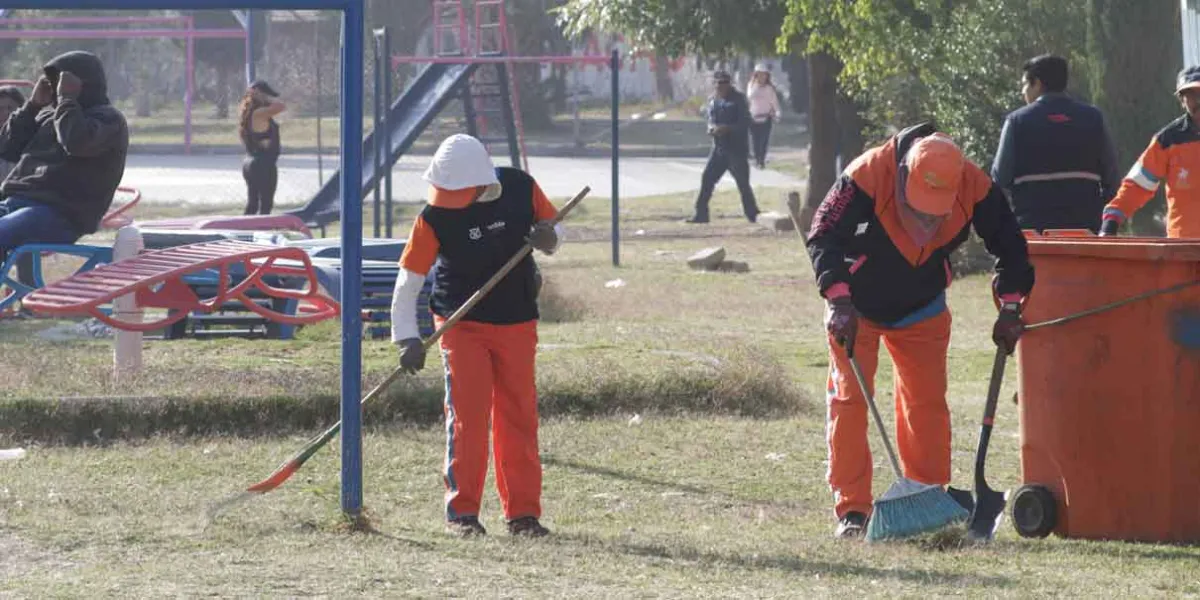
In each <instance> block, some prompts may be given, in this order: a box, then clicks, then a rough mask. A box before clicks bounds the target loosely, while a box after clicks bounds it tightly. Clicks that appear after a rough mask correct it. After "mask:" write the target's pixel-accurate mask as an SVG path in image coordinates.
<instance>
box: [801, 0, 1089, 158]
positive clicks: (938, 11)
mask: <svg viewBox="0 0 1200 600" xmlns="http://www.w3.org/2000/svg"><path fill="white" fill-rule="evenodd" d="M1084 4H1085V3H1084V2H1083V0H958V1H954V2H951V1H947V0H908V1H897V0H832V1H831V0H787V8H788V15H787V17H786V19H785V21H784V28H783V35H782V36H781V38H780V40H779V42H780V43H779V45H780V46H781V47H789V46H791V45H794V44H801V45H803V46H804V47H805V48H806V49H807V50H808V51H810V52H811V51H827V52H830V53H831V54H833V55H834V56H836V57H838V58H839V59H841V60H842V62H843V63H844V65H845V68H844V70H843V71H842V81H843V83H844V84H845V85H846V86H847V87H848V88H849V89H851V90H852V91H853V92H854V94H855V95H856V97H857V98H859V99H860V101H861V102H862V105H863V107H864V109H865V111H866V113H867V115H866V116H867V117H868V118H869V120H870V121H871V122H872V123H874V125H875V131H874V132H873V133H874V134H875V137H877V138H878V137H882V135H883V130H884V129H885V128H888V127H897V128H898V127H903V126H906V125H909V124H912V123H915V122H918V121H920V120H925V119H932V120H934V121H935V122H936V123H937V124H938V125H939V127H941V128H942V129H943V130H946V131H949V132H951V133H952V134H953V135H954V136H955V137H956V138H957V139H958V140H959V141H960V143H961V144H962V145H963V147H964V149H965V150H966V151H967V152H968V153H969V154H970V155H971V156H972V157H973V158H974V159H976V160H977V161H980V162H981V163H986V162H988V161H990V159H991V156H992V153H993V152H994V151H995V144H996V140H997V138H998V135H999V129H1000V126H1001V124H1002V122H1003V116H1004V114H1006V113H1007V112H1009V111H1011V110H1013V109H1015V108H1016V107H1018V106H1019V105H1020V99H1019V97H1018V93H1019V90H1020V85H1019V81H1020V76H1021V65H1022V64H1024V62H1025V61H1026V60H1028V59H1029V58H1030V57H1032V56H1035V55H1037V54H1042V53H1046V52H1052V53H1056V54H1060V55H1062V56H1065V57H1067V58H1068V59H1069V60H1071V62H1072V64H1073V66H1074V70H1073V74H1072V78H1073V84H1074V85H1073V86H1072V89H1073V90H1079V89H1087V88H1086V86H1085V87H1083V88H1080V87H1079V82H1081V81H1086V79H1087V69H1086V65H1087V61H1086V60H1084V59H1085V57H1086V54H1085V50H1086V48H1085V44H1084V40H1085V31H1086V19H1085V16H1086V15H1085V10H1084V9H1085V6H1084ZM1080 67H1085V68H1082V69H1081V68H1080Z"/></svg>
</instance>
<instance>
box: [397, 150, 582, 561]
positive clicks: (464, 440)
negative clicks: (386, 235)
mask: <svg viewBox="0 0 1200 600" xmlns="http://www.w3.org/2000/svg"><path fill="white" fill-rule="evenodd" d="M424 179H425V181H426V182H428V183H429V198H428V204H427V205H426V206H425V208H424V209H423V210H422V211H421V214H420V215H418V216H417V218H416V221H415V222H414V223H413V227H412V233H411V234H410V235H409V238H408V242H407V243H406V244H405V247H404V253H403V255H402V256H401V257H400V267H401V269H400V274H399V277H397V281H396V289H395V294H394V296H393V299H392V342H394V343H395V344H397V345H398V346H399V348H400V366H401V367H402V368H404V369H405V370H406V371H408V372H416V371H418V370H420V369H422V368H423V367H424V366H425V350H424V347H423V346H422V345H421V339H420V334H419V333H418V329H417V321H416V304H417V296H418V295H419V294H420V291H421V286H422V285H423V284H424V282H425V278H426V276H427V275H428V274H429V272H430V269H432V268H433V267H434V265H435V264H436V266H437V268H436V269H435V270H434V271H435V272H434V275H433V291H432V293H431V295H430V301H429V305H430V309H431V310H432V311H433V314H434V322H435V325H436V326H438V327H441V326H442V324H443V323H444V322H445V320H446V319H447V318H448V317H449V316H450V315H451V314H453V313H454V311H455V310H457V309H458V308H459V307H461V306H462V305H463V304H464V303H465V302H466V301H467V299H468V298H470V297H471V295H472V294H474V293H475V291H476V290H478V289H479V288H481V287H483V284H484V283H485V282H486V281H487V280H488V279H490V278H491V277H492V275H494V274H495V273H496V272H497V271H499V270H500V267H501V266H502V265H503V264H504V263H506V262H508V260H509V259H510V258H512V257H513V256H514V255H515V254H516V253H517V252H518V251H519V250H520V249H521V248H522V247H523V246H524V245H525V244H526V242H529V243H531V244H532V245H533V247H534V248H536V249H538V250H541V251H542V252H544V253H546V254H551V253H553V252H554V251H555V250H556V249H557V246H558V240H559V233H558V232H557V231H556V227H555V226H554V225H553V224H552V223H553V219H554V218H555V216H556V215H557V210H556V209H555V208H554V205H552V204H551V203H550V201H549V200H548V199H547V198H546V195H545V194H544V193H543V192H542V190H541V188H540V187H538V184H537V182H536V181H534V179H533V177H531V176H530V175H529V174H527V173H525V172H524V171H521V170H519V169H515V168H511V167H499V168H496V167H494V166H493V165H492V159H491V157H490V156H488V153H487V149H486V148H484V146H483V144H482V143H480V142H479V140H477V139H475V138H473V137H471V136H468V135H454V136H451V137H449V138H447V139H446V140H445V141H444V142H442V145H441V146H440V147H439V148H438V150H437V154H436V155H434V157H433V161H432V162H431V163H430V165H429V168H428V170H426V171H425V175H424ZM538 287H539V284H538V277H537V267H536V265H535V264H534V261H533V255H532V254H530V255H528V256H526V257H525V259H524V260H522V261H521V262H520V263H519V264H518V265H517V267H516V268H515V269H514V270H513V271H512V272H510V273H509V274H508V275H507V276H506V277H505V278H504V279H502V280H501V281H500V283H499V284H498V285H497V286H496V287H495V288H493V289H492V291H491V292H490V293H489V294H488V295H487V296H486V297H485V298H484V299H483V300H482V301H480V303H479V304H478V305H476V306H475V307H474V308H473V309H472V310H471V311H470V312H469V313H467V315H466V316H465V317H464V318H463V319H462V320H461V321H459V322H458V324H456V325H455V326H454V327H453V328H451V329H450V330H449V331H448V332H446V334H445V335H444V336H442V338H441V348H442V358H443V362H444V363H445V370H446V397H445V413H446V436H447V441H446V461H445V470H444V473H443V475H444V479H445V486H446V526H447V530H448V531H450V532H451V533H453V534H455V535H459V536H463V537H468V536H476V535H484V534H486V533H487V531H486V530H485V529H484V527H483V524H482V523H481V522H480V521H479V506H480V501H481V496H482V495H483V486H484V479H485V477H486V476H487V470H488V438H489V433H490V434H491V437H492V438H493V443H494V450H495V455H496V487H497V488H498V491H499V493H500V504H501V507H502V509H503V511H504V517H505V520H506V523H507V526H508V532H509V534H510V535H517V536H532V537H538V536H543V535H546V534H548V533H549V530H547V529H546V528H545V527H543V526H542V524H541V523H540V522H539V518H540V517H541V510H542V509H541V493H542V466H541V459H540V457H539V455H538V437H537V432H538V410H537V388H536V385H535V378H534V357H535V354H536V352H537V319H538V306H537V292H538Z"/></svg>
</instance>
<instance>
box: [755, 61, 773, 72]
mask: <svg viewBox="0 0 1200 600" xmlns="http://www.w3.org/2000/svg"><path fill="white" fill-rule="evenodd" d="M754 70H755V71H756V72H758V71H761V72H763V73H770V72H771V67H769V66H767V63H765V62H760V63H758V64H757V65H754Z"/></svg>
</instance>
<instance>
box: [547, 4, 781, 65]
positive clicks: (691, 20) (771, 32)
mask: <svg viewBox="0 0 1200 600" xmlns="http://www.w3.org/2000/svg"><path fill="white" fill-rule="evenodd" d="M556 12H557V14H558V15H559V16H560V19H561V20H562V23H563V24H564V25H565V27H566V33H567V35H568V36H578V35H581V34H583V33H586V32H587V31H588V30H599V31H606V32H620V33H623V34H625V35H626V36H628V37H629V38H630V41H631V42H632V43H633V44H634V47H633V48H631V50H634V51H637V50H647V51H658V52H662V53H665V54H668V55H672V56H684V55H687V54H701V55H706V56H720V55H724V54H727V53H729V52H732V51H743V52H750V53H762V52H767V51H769V50H771V49H772V47H773V41H774V39H775V38H776V37H778V35H779V30H780V25H781V23H782V22H783V18H784V15H785V6H784V2H783V0H569V1H568V2H567V3H566V4H565V5H564V6H563V7H562V8H560V9H558V10H557V11H556Z"/></svg>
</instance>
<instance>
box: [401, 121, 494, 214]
mask: <svg viewBox="0 0 1200 600" xmlns="http://www.w3.org/2000/svg"><path fill="white" fill-rule="evenodd" d="M421 178H422V179H424V180H425V181H426V182H428V183H429V184H430V185H432V186H435V187H438V188H441V189H443V190H450V191H454V190H461V189H466V188H472V187H480V186H487V188H488V190H487V191H486V192H485V193H484V195H483V197H482V198H480V200H481V201H485V202H486V201H487V200H495V199H496V198H498V197H499V196H500V180H499V179H497V178H496V167H495V166H494V165H493V164H492V158H491V156H488V151H487V148H484V147H483V143H482V142H480V141H479V140H477V139H475V138H473V137H471V136H469V135H465V134H461V133H458V134H454V135H452V136H450V137H448V138H446V139H445V141H443V142H442V145H441V146H438V149H437V153H436V154H434V155H433V160H431V161H429V168H428V169H426V170H425V174H424V175H422V176H421Z"/></svg>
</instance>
